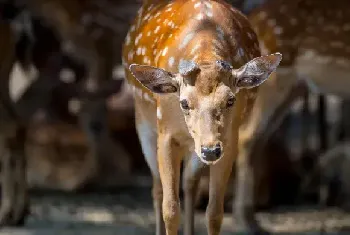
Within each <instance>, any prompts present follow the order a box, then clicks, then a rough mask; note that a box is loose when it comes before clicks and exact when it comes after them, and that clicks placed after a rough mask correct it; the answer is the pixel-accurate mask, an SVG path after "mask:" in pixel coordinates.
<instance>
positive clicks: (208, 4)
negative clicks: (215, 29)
mask: <svg viewBox="0 0 350 235" xmlns="http://www.w3.org/2000/svg"><path fill="white" fill-rule="evenodd" d="M204 4H205V6H206V7H208V8H210V9H212V8H213V6H212V5H211V3H210V2H204Z"/></svg>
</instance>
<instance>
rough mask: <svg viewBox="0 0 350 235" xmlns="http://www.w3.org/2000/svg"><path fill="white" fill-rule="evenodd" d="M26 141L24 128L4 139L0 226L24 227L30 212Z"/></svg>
mask: <svg viewBox="0 0 350 235" xmlns="http://www.w3.org/2000/svg"><path fill="white" fill-rule="evenodd" d="M6 134H9V133H6ZM24 141H25V129H24V128H17V130H16V131H15V133H14V136H13V137H9V136H6V138H5V139H2V142H3V144H4V149H5V151H4V152H3V153H2V156H1V163H2V169H3V170H2V177H3V178H2V198H1V210H0V226H5V225H7V226H9V225H10V226H15V225H23V224H24V220H25V218H26V215H27V213H28V212H29V209H28V205H29V199H28V193H27V180H26V164H25V163H26V159H25V152H24Z"/></svg>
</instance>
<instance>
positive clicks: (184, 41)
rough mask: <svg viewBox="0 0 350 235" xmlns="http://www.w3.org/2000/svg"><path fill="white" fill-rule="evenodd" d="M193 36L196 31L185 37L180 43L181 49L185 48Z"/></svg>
mask: <svg viewBox="0 0 350 235" xmlns="http://www.w3.org/2000/svg"><path fill="white" fill-rule="evenodd" d="M193 36H194V33H189V34H187V35H186V36H185V37H184V39H183V40H182V42H181V43H180V46H179V48H180V49H182V48H184V47H185V46H186V45H187V44H188V43H189V42H190V41H191V39H192V38H193Z"/></svg>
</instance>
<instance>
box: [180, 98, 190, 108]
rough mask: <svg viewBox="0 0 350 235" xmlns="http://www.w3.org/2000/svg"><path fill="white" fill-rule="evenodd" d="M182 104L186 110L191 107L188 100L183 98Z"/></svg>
mask: <svg viewBox="0 0 350 235" xmlns="http://www.w3.org/2000/svg"><path fill="white" fill-rule="evenodd" d="M180 105H181V108H182V109H184V110H188V109H190V107H189V106H188V101H187V100H181V101H180Z"/></svg>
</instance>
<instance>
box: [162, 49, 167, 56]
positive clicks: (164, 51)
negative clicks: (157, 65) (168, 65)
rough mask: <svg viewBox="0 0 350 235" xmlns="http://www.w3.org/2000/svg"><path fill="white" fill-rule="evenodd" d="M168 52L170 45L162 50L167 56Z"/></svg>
mask: <svg viewBox="0 0 350 235" xmlns="http://www.w3.org/2000/svg"><path fill="white" fill-rule="evenodd" d="M166 53H168V47H165V48H164V50H163V52H162V56H165V55H166Z"/></svg>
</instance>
